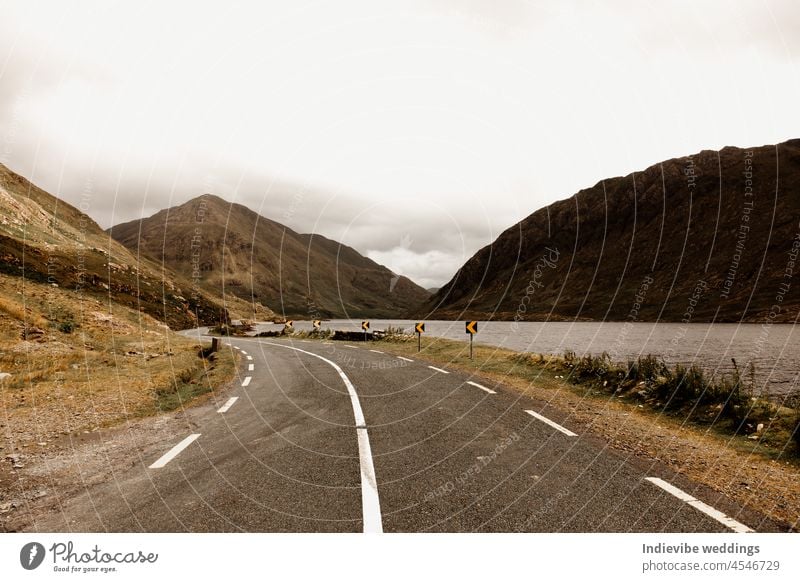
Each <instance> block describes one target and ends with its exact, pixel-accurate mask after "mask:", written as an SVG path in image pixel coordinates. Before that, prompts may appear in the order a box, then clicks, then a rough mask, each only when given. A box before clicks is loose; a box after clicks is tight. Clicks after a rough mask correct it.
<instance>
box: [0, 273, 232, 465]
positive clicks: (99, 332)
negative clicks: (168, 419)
mask: <svg viewBox="0 0 800 582" xmlns="http://www.w3.org/2000/svg"><path fill="white" fill-rule="evenodd" d="M0 297H3V298H4V300H3V303H2V306H3V307H2V313H0V372H6V373H9V374H11V377H10V378H8V379H6V380H5V381H3V382H2V386H0V432H2V433H3V434H4V436H5V442H4V443H3V448H4V449H5V450H6V451H10V450H21V449H24V448H26V447H30V446H31V443H43V442H44V443H48V442H51V441H53V440H54V439H57V438H58V437H59V436H61V435H66V434H72V433H76V432H91V431H94V430H97V429H99V428H101V427H106V426H110V425H113V424H116V423H118V422H121V421H123V420H125V419H127V418H131V417H139V416H144V415H149V414H155V413H158V412H159V411H164V410H172V409H175V408H177V407H180V406H182V405H184V404H187V403H188V402H189V401H190V400H192V399H193V398H196V397H198V396H200V395H202V394H205V393H208V392H210V391H211V389H212V387H214V386H219V385H224V384H225V383H226V382H227V381H228V380H229V379H230V378H232V377H233V372H234V366H235V361H234V360H233V357H232V356H231V355H230V354H228V353H224V352H223V353H219V354H217V355H215V356H214V358H210V359H202V358H200V357H199V356H198V351H199V348H200V346H199V345H197V343H196V342H192V341H191V340H188V339H186V338H184V337H182V336H179V335H177V334H175V333H173V332H171V331H169V330H168V329H167V328H166V327H164V326H163V325H161V324H159V323H158V322H156V321H155V320H154V319H152V318H150V317H149V316H147V315H145V314H142V313H139V312H136V311H134V310H130V309H127V308H125V307H121V306H118V305H113V304H112V305H109V304H105V305H104V304H101V303H99V302H98V301H96V300H94V299H90V298H86V297H82V296H81V295H80V294H78V293H75V292H74V291H68V290H63V289H59V288H54V287H50V286H48V285H42V284H35V283H31V282H25V283H24V286H23V283H22V280H21V279H18V278H14V277H6V276H0ZM9 297H24V305H25V307H22V301H21V300H14V299H8V298H9ZM22 317H25V318H26V319H25V320H23V319H22ZM23 321H26V322H29V325H30V322H36V323H35V324H34V325H36V327H39V328H41V329H43V330H45V334H44V335H42V336H39V337H37V338H36V339H33V340H29V341H22V340H21V339H20V330H21V328H22V324H23V323H22V322H23ZM67 323H68V324H69V325H67Z"/></svg>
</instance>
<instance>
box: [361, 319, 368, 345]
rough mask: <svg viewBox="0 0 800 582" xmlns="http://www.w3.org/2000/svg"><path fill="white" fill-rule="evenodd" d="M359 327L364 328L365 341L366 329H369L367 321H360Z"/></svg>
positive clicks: (365, 337) (365, 336)
mask: <svg viewBox="0 0 800 582" xmlns="http://www.w3.org/2000/svg"><path fill="white" fill-rule="evenodd" d="M361 329H363V330H364V341H365V342H366V341H367V330H369V321H362V322H361Z"/></svg>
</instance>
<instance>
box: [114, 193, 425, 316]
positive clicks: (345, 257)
mask: <svg viewBox="0 0 800 582" xmlns="http://www.w3.org/2000/svg"><path fill="white" fill-rule="evenodd" d="M109 232H110V233H111V235H112V236H113V237H114V238H115V239H116V240H118V241H119V242H121V243H122V244H123V245H125V246H126V247H128V248H129V249H131V250H132V251H134V252H139V253H142V254H146V255H149V256H151V257H153V258H154V259H155V260H157V261H158V262H159V263H163V264H164V265H165V266H166V267H168V268H171V269H174V270H175V271H177V272H179V273H181V274H183V275H185V276H187V277H190V276H192V275H194V276H195V277H196V278H197V279H198V281H199V284H200V285H201V286H202V287H203V288H205V289H208V290H215V291H216V290H222V292H224V293H225V295H226V296H228V295H235V296H238V297H239V298H241V299H243V300H246V301H257V302H260V303H262V304H264V305H267V306H269V307H270V308H272V309H273V310H274V311H276V312H279V313H280V314H282V315H285V316H287V317H297V318H301V317H303V318H316V317H354V318H358V317H396V316H399V315H402V314H405V313H407V312H409V311H410V310H411V309H413V308H415V307H417V306H418V305H420V304H421V303H422V302H423V301H425V300H426V299H427V298H428V295H429V294H428V293H427V292H426V291H425V290H424V289H422V288H421V287H419V286H418V285H416V284H415V283H413V282H412V281H411V280H409V279H407V278H406V277H400V276H398V275H395V274H394V273H392V272H391V271H390V270H389V269H387V268H386V267H384V266H382V265H379V264H378V263H376V262H374V261H372V260H371V259H368V258H366V257H364V256H362V255H360V254H359V253H358V252H357V251H356V250H355V249H352V248H350V247H348V246H345V245H343V244H340V243H338V242H336V241H333V240H330V239H327V238H325V237H323V236H320V235H315V234H299V233H297V232H294V231H293V230H292V229H290V228H288V227H286V226H284V225H282V224H280V223H278V222H275V221H273V220H270V219H268V218H264V217H263V216H260V215H258V214H257V213H255V212H253V211H252V210H250V209H249V208H247V207H245V206H243V205H241V204H235V203H230V202H227V201H225V200H223V199H222V198H219V197H218V196H214V195H211V194H205V195H203V196H200V197H198V198H194V199H192V200H190V201H188V202H186V203H185V204H182V205H180V206H177V207H174V208H169V209H166V210H161V211H160V212H158V213H156V214H154V215H153V216H151V217H149V218H144V219H141V220H134V221H132V222H128V223H125V224H119V225H116V226H114V227H112V228H111V229H109Z"/></svg>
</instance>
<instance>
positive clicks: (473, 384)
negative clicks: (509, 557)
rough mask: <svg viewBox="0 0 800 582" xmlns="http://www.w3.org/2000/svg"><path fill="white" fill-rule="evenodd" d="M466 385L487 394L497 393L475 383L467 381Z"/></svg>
mask: <svg viewBox="0 0 800 582" xmlns="http://www.w3.org/2000/svg"><path fill="white" fill-rule="evenodd" d="M467 384H469V385H470V386H475V388H480V389H481V390H483V391H484V392H488V393H489V394H497V392H495V391H494V390H492V389H491V388H487V387H486V386H481V385H480V384H478V383H477V382H473V381H471V380H467Z"/></svg>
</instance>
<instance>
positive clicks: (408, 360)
mask: <svg viewBox="0 0 800 582" xmlns="http://www.w3.org/2000/svg"><path fill="white" fill-rule="evenodd" d="M397 358H398V359H400V360H405V361H406V362H413V361H414V360H412V359H410V358H404V357H403V356H397Z"/></svg>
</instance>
